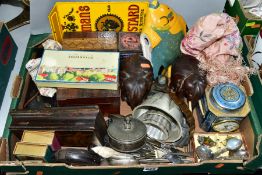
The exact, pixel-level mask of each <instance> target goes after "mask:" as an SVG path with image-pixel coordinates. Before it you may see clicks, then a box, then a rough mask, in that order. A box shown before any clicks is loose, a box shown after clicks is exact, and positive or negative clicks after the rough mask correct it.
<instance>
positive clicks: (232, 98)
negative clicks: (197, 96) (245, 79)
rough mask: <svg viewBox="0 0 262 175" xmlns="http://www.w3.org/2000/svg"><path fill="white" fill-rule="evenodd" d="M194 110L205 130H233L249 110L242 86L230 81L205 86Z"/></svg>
mask: <svg viewBox="0 0 262 175" xmlns="http://www.w3.org/2000/svg"><path fill="white" fill-rule="evenodd" d="M196 112H197V116H198V120H199V125H200V127H201V128H202V129H203V130H205V131H217V132H233V131H235V130H237V129H238V128H239V124H240V122H241V121H242V120H243V119H244V118H245V117H246V116H247V114H248V113H249V112H250V107H249V103H248V100H247V98H246V93H245V91H244V88H243V87H240V86H237V85H235V84H232V83H224V84H218V85H216V86H214V87H207V88H206V91H205V96H204V97H203V98H202V99H201V100H199V103H198V106H197V107H196Z"/></svg>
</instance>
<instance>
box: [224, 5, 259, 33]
mask: <svg viewBox="0 0 262 175" xmlns="http://www.w3.org/2000/svg"><path fill="white" fill-rule="evenodd" d="M225 12H226V13H228V14H229V15H230V16H232V17H234V18H235V20H236V22H237V26H238V28H239V30H240V33H241V36H244V35H257V33H258V32H259V30H260V28H261V27H262V19H261V18H259V17H256V16H254V15H252V14H250V13H249V12H248V10H246V9H244V8H243V6H242V4H241V3H240V2H239V0H235V3H234V4H233V6H231V5H230V3H229V1H227V2H226V5H225Z"/></svg>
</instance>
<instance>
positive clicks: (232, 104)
mask: <svg viewBox="0 0 262 175" xmlns="http://www.w3.org/2000/svg"><path fill="white" fill-rule="evenodd" d="M211 99H212V100H213V102H214V103H215V104H216V105H215V106H218V107H219V108H222V109H225V110H237V109H239V108H241V107H243V106H244V104H245V102H246V96H245V93H244V92H243V91H242V90H241V89H240V88H239V87H238V86H236V85H234V84H233V83H225V84H219V85H217V86H215V87H213V88H212V91H211Z"/></svg>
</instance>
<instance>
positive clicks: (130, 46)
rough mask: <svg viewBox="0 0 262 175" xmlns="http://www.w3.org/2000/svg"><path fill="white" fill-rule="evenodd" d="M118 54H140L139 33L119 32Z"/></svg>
mask: <svg viewBox="0 0 262 175" xmlns="http://www.w3.org/2000/svg"><path fill="white" fill-rule="evenodd" d="M118 49H119V52H139V53H142V48H141V43H140V33H139V32H119V35H118Z"/></svg>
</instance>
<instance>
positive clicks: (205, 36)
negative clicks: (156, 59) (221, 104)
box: [181, 13, 250, 85]
mask: <svg viewBox="0 0 262 175" xmlns="http://www.w3.org/2000/svg"><path fill="white" fill-rule="evenodd" d="M242 45H243V43H242V39H241V36H240V32H239V30H238V28H237V25H236V23H235V22H234V20H233V18H231V17H230V16H228V15H227V14H225V13H213V14H210V15H207V16H204V17H201V18H200V19H199V20H198V21H197V23H196V24H195V25H194V26H193V27H192V28H191V29H190V30H189V32H188V33H187V35H186V37H185V38H184V39H183V40H182V43H181V51H182V52H183V53H184V54H188V55H192V56H194V57H196V58H197V59H198V60H199V61H200V64H199V67H200V69H202V70H204V71H206V72H207V81H208V84H209V85H215V84H218V83H225V82H232V83H235V84H240V81H241V80H242V79H243V77H244V76H245V75H246V74H248V73H250V70H249V68H248V67H245V66H242V59H243V58H242V56H241V49H242Z"/></svg>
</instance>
